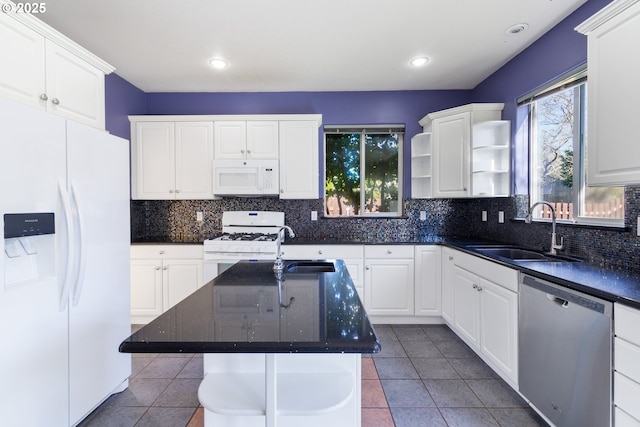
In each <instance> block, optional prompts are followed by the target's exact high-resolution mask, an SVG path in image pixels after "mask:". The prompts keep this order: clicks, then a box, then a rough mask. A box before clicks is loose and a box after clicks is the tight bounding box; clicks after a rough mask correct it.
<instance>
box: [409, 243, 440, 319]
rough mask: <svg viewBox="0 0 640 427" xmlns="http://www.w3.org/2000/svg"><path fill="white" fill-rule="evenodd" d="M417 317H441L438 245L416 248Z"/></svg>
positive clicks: (415, 294) (415, 296)
mask: <svg viewBox="0 0 640 427" xmlns="http://www.w3.org/2000/svg"><path fill="white" fill-rule="evenodd" d="M414 262H415V275H414V277H415V293H414V298H415V315H416V316H440V315H441V313H442V312H441V308H440V307H441V300H442V297H441V288H442V286H441V281H442V280H441V250H440V246H437V245H425V246H416V247H415V253H414Z"/></svg>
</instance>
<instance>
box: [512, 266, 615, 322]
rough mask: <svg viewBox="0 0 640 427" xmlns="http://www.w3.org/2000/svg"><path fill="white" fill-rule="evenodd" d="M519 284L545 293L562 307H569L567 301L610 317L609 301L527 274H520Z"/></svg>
mask: <svg viewBox="0 0 640 427" xmlns="http://www.w3.org/2000/svg"><path fill="white" fill-rule="evenodd" d="M520 284H521V285H525V286H529V287H532V288H534V289H537V290H539V291H542V292H544V293H545V294H546V296H547V298H548V299H549V300H550V301H552V302H554V303H556V304H558V305H559V306H561V307H563V308H567V307H569V303H572V304H575V305H578V306H581V307H584V308H586V309H589V310H593V311H596V312H598V313H601V314H604V315H605V316H608V317H611V313H612V311H613V309H612V304H611V302H609V301H605V300H603V299H600V298H597V297H594V296H591V295H587V294H584V293H582V292H578V291H575V290H573V289H569V288H566V287H564V286H560V285H557V284H555V283H551V282H547V281H545V280H540V279H537V278H535V277H532V276H529V275H527V274H521V276H520Z"/></svg>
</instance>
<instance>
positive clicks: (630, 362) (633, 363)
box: [614, 337, 640, 383]
mask: <svg viewBox="0 0 640 427" xmlns="http://www.w3.org/2000/svg"><path fill="white" fill-rule="evenodd" d="M614 343H615V344H614V345H615V347H614V349H615V351H614V354H615V361H614V367H615V370H616V371H618V372H620V373H621V374H624V375H625V376H627V377H629V378H631V379H632V380H634V381H637V382H638V383H640V364H639V363H638V360H640V347H638V346H635V345H633V344H631V343H629V342H627V341H625V340H622V339H620V338H618V337H616V338H615V341H614Z"/></svg>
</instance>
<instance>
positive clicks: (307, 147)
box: [280, 120, 321, 199]
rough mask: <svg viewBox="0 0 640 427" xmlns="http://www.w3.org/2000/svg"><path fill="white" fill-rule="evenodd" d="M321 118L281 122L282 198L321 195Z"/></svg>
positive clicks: (316, 197)
mask: <svg viewBox="0 0 640 427" xmlns="http://www.w3.org/2000/svg"><path fill="white" fill-rule="evenodd" d="M319 126H320V121H319V120H296V121H289V120H288V121H281V122H280V198H281V199H318V198H320V197H321V196H320V191H319V189H320V174H319V165H318V150H319V143H318V128H319Z"/></svg>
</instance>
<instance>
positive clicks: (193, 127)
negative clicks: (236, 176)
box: [131, 120, 214, 200]
mask: <svg viewBox="0 0 640 427" xmlns="http://www.w3.org/2000/svg"><path fill="white" fill-rule="evenodd" d="M131 137H132V140H131V178H132V179H131V197H132V199H134V200H135V199H138V200H173V199H213V198H214V197H213V123H212V122H158V121H151V122H138V121H135V120H132V129H131Z"/></svg>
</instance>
